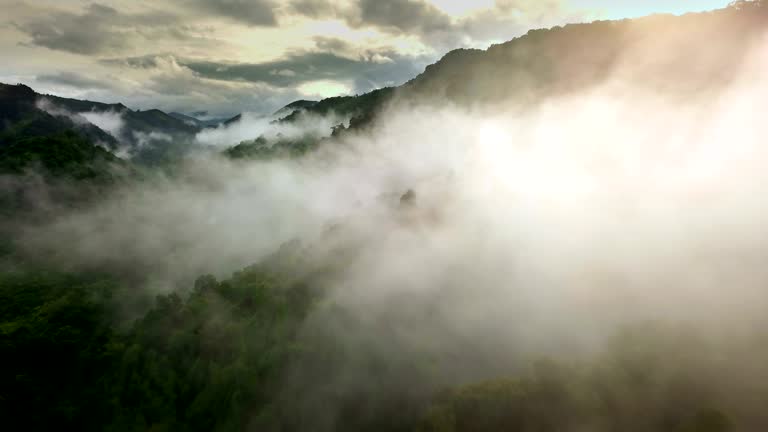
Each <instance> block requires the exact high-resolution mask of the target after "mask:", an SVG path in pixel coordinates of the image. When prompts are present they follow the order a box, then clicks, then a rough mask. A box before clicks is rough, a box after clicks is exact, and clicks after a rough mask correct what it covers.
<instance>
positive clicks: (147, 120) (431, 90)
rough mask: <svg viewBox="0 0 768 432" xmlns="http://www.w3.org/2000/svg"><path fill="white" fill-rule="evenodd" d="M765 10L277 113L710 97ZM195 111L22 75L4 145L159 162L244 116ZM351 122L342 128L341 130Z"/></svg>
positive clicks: (587, 40)
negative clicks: (610, 93) (50, 144)
mask: <svg viewBox="0 0 768 432" xmlns="http://www.w3.org/2000/svg"><path fill="white" fill-rule="evenodd" d="M766 9H768V8H766V7H763V2H744V1H742V2H737V3H735V4H734V5H732V6H730V7H728V8H725V9H722V10H717V11H713V12H705V13H692V14H687V15H684V16H679V17H678V16H673V15H654V16H650V17H646V18H640V19H634V20H621V21H598V22H593V23H589V24H571V25H566V26H563V27H555V28H552V29H549V30H531V31H530V32H528V33H527V34H526V35H524V36H522V37H520V38H517V39H514V40H511V41H509V42H505V43H502V44H499V45H494V46H492V47H490V48H489V49H487V50H475V49H458V50H454V51H451V52H450V53H448V54H447V55H445V56H444V57H443V58H442V59H441V60H440V61H438V62H437V63H435V64H433V65H430V66H428V67H427V68H426V69H425V71H424V72H423V73H422V74H420V75H418V76H417V77H415V78H414V79H412V80H411V81H409V82H407V83H406V84H404V85H402V86H400V87H396V88H383V89H379V90H375V91H372V92H369V93H366V94H362V95H357V96H340V97H332V98H327V99H323V100H321V101H317V102H316V101H307V100H299V101H295V102H293V103H291V104H288V105H286V106H285V107H283V108H281V109H279V110H277V111H276V112H275V113H274V114H273V117H274V118H277V119H278V120H276V121H280V122H293V121H295V120H296V119H297V118H298V117H299V116H300V115H301V113H309V114H315V115H321V116H322V115H326V114H329V113H335V114H336V115H339V116H342V117H347V118H349V119H351V121H350V125H351V126H352V127H353V128H360V127H365V126H366V125H368V124H370V123H371V122H373V121H374V119H375V118H376V114H377V113H378V111H379V110H380V109H381V108H382V107H384V106H386V105H387V104H390V103H398V104H438V105H440V106H444V105H458V106H465V107H475V106H483V107H486V109H487V108H492V107H494V106H495V105H498V104H505V105H509V104H512V105H520V106H525V105H530V104H536V103H539V102H541V101H543V100H546V99H547V98H548V97H551V96H556V95H565V94H569V93H574V92H578V91H583V90H585V89H589V88H591V87H595V86H597V85H600V84H603V83H605V82H606V80H609V79H610V80H614V81H617V82H627V83H631V84H632V85H633V88H640V89H642V88H647V89H649V90H653V91H657V92H661V93H664V94H666V95H667V96H668V97H676V98H696V97H708V95H709V93H708V91H709V90H712V89H716V88H718V87H719V86H723V85H727V84H728V83H729V82H731V81H732V80H733V79H734V78H735V77H736V75H737V74H738V72H739V70H740V67H741V65H742V64H743V61H744V59H745V56H746V53H747V52H748V51H749V50H750V49H751V48H752V47H753V46H754V44H755V42H756V41H758V40H759V36H760V35H762V34H763V33H764V31H765V30H766V28H768V25H766V24H767V23H768V12H766ZM194 114H195V115H198V116H201V117H203V118H205V117H207V116H206V113H200V112H198V113H194ZM195 115H189V114H183V113H178V112H173V113H165V112H163V111H160V110H156V109H152V110H146V111H141V110H131V109H129V108H127V107H126V106H125V105H122V104H105V103H100V102H93V101H82V100H76V99H68V98H62V97H57V96H51V95H41V94H37V93H35V92H34V91H33V90H32V89H30V88H29V87H27V86H24V85H15V86H13V85H6V84H0V145H2V144H3V143H4V142H8V141H13V140H16V139H19V138H23V137H34V136H44V135H48V134H56V133H60V132H62V131H65V130H74V131H75V132H76V133H78V134H79V135H80V136H82V137H84V138H86V139H87V140H89V141H90V142H92V143H94V144H101V145H102V146H104V147H105V148H108V149H111V150H113V151H118V148H121V149H122V150H123V151H128V152H129V153H131V152H133V153H135V154H138V155H139V157H138V158H137V160H138V161H140V162H141V161H145V162H150V163H156V162H158V161H164V160H171V159H173V158H174V157H175V155H177V154H178V153H181V152H183V150H184V146H187V145H189V143H191V142H193V141H194V140H193V138H194V136H195V135H196V134H197V133H199V132H200V131H202V130H203V129H205V128H211V127H218V126H221V125H223V126H227V125H231V124H233V123H236V122H238V121H240V120H241V118H242V116H241V115H237V116H234V117H232V118H229V119H218V118H217V119H200V118H197V117H195ZM107 120H109V121H107ZM344 130H345V128H344V127H340V128H338V129H335V130H334V133H335V134H336V133H343V132H344ZM256 138H258V137H253V139H256ZM235 144H237V143H232V145H235ZM304 144H306V143H304ZM304 144H302V146H304ZM311 147H312V146H309V148H311Z"/></svg>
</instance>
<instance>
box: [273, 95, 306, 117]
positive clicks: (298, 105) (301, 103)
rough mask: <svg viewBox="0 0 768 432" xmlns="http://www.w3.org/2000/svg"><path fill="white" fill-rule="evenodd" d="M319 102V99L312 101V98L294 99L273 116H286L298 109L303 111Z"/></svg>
mask: <svg viewBox="0 0 768 432" xmlns="http://www.w3.org/2000/svg"><path fill="white" fill-rule="evenodd" d="M316 104H317V101H310V100H304V99H300V100H297V101H293V102H291V103H289V104H288V105H286V106H284V107H282V108H280V109H279V110H277V111H275V112H274V113H273V114H272V116H273V117H278V118H281V117H285V116H287V115H290V114H293V113H294V112H296V111H302V110H306V109H309V108H312V107H313V106H315V105H316Z"/></svg>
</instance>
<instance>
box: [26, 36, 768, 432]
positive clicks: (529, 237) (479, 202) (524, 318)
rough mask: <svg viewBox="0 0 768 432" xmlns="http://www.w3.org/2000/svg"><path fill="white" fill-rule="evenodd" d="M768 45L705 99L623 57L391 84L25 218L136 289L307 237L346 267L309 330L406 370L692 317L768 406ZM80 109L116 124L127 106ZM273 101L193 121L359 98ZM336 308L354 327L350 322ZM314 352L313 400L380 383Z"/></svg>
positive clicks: (517, 362)
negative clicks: (483, 100) (540, 97)
mask: <svg viewBox="0 0 768 432" xmlns="http://www.w3.org/2000/svg"><path fill="white" fill-rule="evenodd" d="M766 47H768V45H765V44H762V43H761V44H758V46H757V47H756V48H755V49H754V50H752V52H751V53H750V55H749V56H747V58H748V59H749V61H747V62H745V64H744V65H743V67H742V68H741V72H740V73H739V74H738V77H737V79H735V80H734V81H733V82H731V83H730V84H729V85H728V86H726V87H725V88H724V89H723V90H721V91H718V92H717V93H716V94H714V95H713V96H712V97H710V98H708V99H707V100H705V101H702V100H700V99H697V100H695V101H690V102H686V101H685V100H681V99H680V98H672V97H668V95H666V94H663V93H657V92H654V91H652V90H649V89H648V88H640V87H635V86H632V85H631V84H628V83H627V82H626V81H624V80H620V79H611V78H610V77H609V78H608V79H606V80H605V81H604V82H603V83H602V85H600V86H598V87H594V88H589V89H587V90H583V91H579V92H575V93H571V94H568V95H566V96H560V97H553V98H549V99H547V100H545V101H543V102H542V103H540V104H537V105H534V106H529V107H526V108H525V109H520V107H519V106H511V105H510V106H501V107H500V106H498V105H496V106H494V107H493V109H468V108H459V107H452V106H446V107H441V108H435V107H421V106H418V105H413V104H402V105H400V104H397V103H393V104H392V105H391V106H389V107H388V108H387V109H386V110H385V111H384V112H382V113H381V114H380V117H379V118H378V119H377V122H376V123H375V125H374V126H373V128H372V129H370V130H366V131H361V132H350V133H347V134H344V135H343V136H341V137H340V138H337V139H336V140H334V141H330V142H328V143H326V144H324V145H321V146H320V148H319V149H318V150H317V151H315V152H312V153H310V154H308V155H306V156H304V157H302V158H276V159H271V160H268V161H233V160H229V159H226V158H224V157H223V156H220V155H216V154H214V155H213V156H210V153H207V154H208V155H209V156H205V157H194V158H190V159H189V160H187V161H186V162H185V165H184V166H183V167H182V168H181V169H180V170H179V173H178V174H177V175H175V176H165V177H163V176H157V177H154V178H153V179H151V180H150V181H149V182H145V183H142V184H139V185H127V186H125V187H123V188H121V189H119V190H117V191H116V192H115V193H113V194H112V195H111V196H109V197H107V198H106V199H105V200H104V201H103V202H99V203H96V204H95V205H94V206H92V207H88V208H85V209H74V210H69V211H66V212H64V213H63V214H62V215H61V216H60V217H58V218H57V219H56V220H55V221H53V222H50V223H46V224H44V225H43V226H39V225H34V226H24V225H22V226H20V227H19V231H20V232H21V234H20V240H19V243H20V244H21V245H22V246H23V247H24V248H25V249H26V250H27V251H28V252H29V253H30V255H35V256H37V257H38V259H41V260H46V261H49V262H52V263H56V264H57V265H60V266H62V267H65V268H75V269H81V268H87V269H93V268H96V269H103V268H110V269H116V270H117V271H120V272H125V273H132V272H134V273H141V274H142V278H141V289H143V290H148V291H151V292H152V293H158V294H159V293H168V292H171V291H173V290H174V289H176V288H178V287H180V286H189V285H190V284H191V283H192V280H193V279H194V278H195V277H196V276H197V275H199V274H204V273H212V274H214V275H215V276H217V277H219V278H221V277H227V276H228V275H229V274H231V273H232V272H234V271H236V270H238V269H240V268H242V267H244V266H247V265H249V264H252V263H255V262H259V261H261V260H263V259H265V258H266V257H268V256H269V255H270V254H272V253H273V252H275V251H276V250H278V249H279V248H280V247H281V245H285V244H287V243H289V242H292V241H298V242H299V244H300V245H301V246H300V247H301V249H302V251H303V253H304V254H305V257H306V259H307V261H308V262H310V263H312V265H315V266H318V267H323V266H332V267H333V268H334V271H333V272H332V277H329V278H328V280H326V281H324V285H326V288H327V289H326V290H325V291H324V293H323V295H324V296H325V297H324V300H325V301H326V302H327V304H329V305H333V306H332V307H331V306H328V307H326V308H319V309H318V310H317V311H315V312H313V314H312V315H311V316H310V317H309V319H307V322H306V324H305V326H304V328H303V331H302V334H303V337H304V338H307V339H309V340H311V339H313V338H325V337H328V334H331V335H332V337H333V338H337V339H339V340H341V341H342V342H345V341H348V342H349V343H351V344H356V343H358V342H357V341H358V340H360V339H364V340H365V342H364V343H363V344H362V346H364V347H365V352H366V355H374V356H376V357H377V358H379V359H381V361H382V362H383V363H385V364H388V365H390V367H391V369H390V370H389V373H388V375H387V376H390V377H398V379H395V380H393V381H392V382H389V383H388V384H387V386H388V388H389V387H392V388H395V389H400V390H401V389H402V388H405V387H406V386H408V387H409V388H416V389H420V388H421V387H423V388H424V389H425V390H424V391H427V389H435V388H440V387H441V386H449V385H457V384H464V383H468V382H473V381H476V380H482V379H490V378H492V377H495V376H499V375H505V374H514V373H516V372H519V371H520V370H522V369H523V368H525V367H526V365H527V364H528V362H529V361H530V359H531V358H535V357H537V356H552V357H554V358H558V359H567V360H568V361H577V360H579V359H587V358H590V357H593V356H597V355H599V353H600V350H601V349H602V348H603V347H604V345H605V343H606V341H607V340H609V339H610V337H611V336H613V335H614V334H615V333H616V331H617V330H618V329H621V328H622V327H623V326H626V325H631V324H633V323H643V322H664V323H668V324H670V325H681V326H685V327H686V328H690V329H693V331H694V332H696V333H697V334H703V335H706V336H705V337H704V339H706V340H707V343H711V344H713V346H715V347H717V348H718V349H719V350H720V351H725V350H726V349H730V350H732V351H731V352H733V353H734V356H733V357H732V358H726V359H724V360H723V359H720V360H718V361H720V363H717V365H718V366H717V367H715V366H711V365H710V364H709V363H706V364H707V365H708V366H706V367H704V366H702V367H701V368H702V370H705V371H706V374H709V379H711V381H712V385H713V386H714V387H716V390H717V391H718V392H721V393H722V394H724V395H725V396H724V399H723V400H725V401H726V402H724V404H725V405H726V406H729V407H733V406H735V407H738V408H737V409H736V410H735V412H737V413H740V414H742V415H744V418H748V419H755V418H759V414H758V413H757V412H755V411H752V410H753V407H752V406H750V405H749V404H747V403H746V402H745V400H748V399H757V398H759V397H762V396H765V395H766V391H767V390H768V389H766V388H765V387H766V386H763V385H755V386H754V387H753V388H751V390H750V391H751V393H750V392H747V394H743V393H741V390H742V389H741V388H739V386H738V385H736V384H731V385H730V387H729V386H728V385H726V384H725V383H726V382H728V381H729V380H733V382H736V383H741V382H746V381H748V380H749V377H750V376H752V374H754V373H756V371H758V370H759V364H760V363H761V362H763V361H766V360H768V355H767V354H768V353H766V352H765V350H764V349H762V348H760V347H758V346H755V345H754V343H755V341H756V340H759V339H758V338H759V336H760V333H759V330H760V329H763V328H765V327H764V326H765V325H766V324H768V323H767V322H766V320H768V318H767V317H768V314H766V312H768V296H767V295H766V290H765V284H766V282H768V267H766V266H765V264H764V263H765V261H766V259H768V247H767V246H766V245H765V242H764V241H763V239H764V238H765V237H766V235H768V222H766V221H768V204H767V203H766V201H765V200H764V199H762V195H763V191H762V185H763V184H765V182H766V181H768V173H766V170H765V166H766V164H768V150H766V148H765V146H764V138H763V137H764V136H766V133H768V129H767V128H768V126H766V125H765V122H764V121H762V119H763V117H764V114H765V112H766V111H767V110H768V98H766V97H763V96H768V82H766V78H765V76H764V74H763V73H762V71H764V70H765V67H766V66H768V50H766ZM82 115H83V116H84V117H86V118H87V119H88V120H89V121H91V122H92V123H94V124H96V125H98V126H100V127H102V128H103V129H105V130H107V131H112V130H119V127H120V122H119V116H118V117H114V116H110V115H107V116H106V117H103V118H95V117H94V116H95V114H88V115H86V114H82ZM273 120H274V119H271V118H268V117H258V116H255V115H244V116H243V119H242V120H241V121H240V122H238V123H234V124H232V125H229V126H221V127H219V128H216V129H210V130H205V131H203V132H201V133H200V134H198V135H197V138H196V139H197V141H198V142H200V143H202V144H206V145H208V146H211V147H213V148H215V149H224V148H226V147H227V146H231V145H233V144H236V143H237V142H240V141H245V140H252V139H255V138H257V137H259V136H264V137H266V138H267V139H270V140H274V139H276V138H277V137H289V138H293V137H301V136H305V135H311V136H313V137H318V138H321V137H327V136H329V135H330V131H331V127H332V126H334V125H336V124H338V123H341V122H344V121H346V120H348V119H343V118H340V117H339V116H335V115H331V116H327V117H312V116H308V115H307V116H304V117H303V118H302V119H301V120H300V121H298V122H296V123H291V124H283V123H280V122H274V121H273ZM154 138H156V139H163V140H168V139H170V137H159V138H158V137H154ZM137 139H139V141H141V138H140V137H137ZM409 191H411V194H412V196H413V197H414V198H412V199H409V200H407V201H405V200H403V197H404V195H405V194H407V193H409ZM339 251H341V252H342V253H340V254H339V253H337V252H339ZM339 261H342V262H339ZM297 271H298V270H297ZM339 309H340V310H343V311H344V313H345V314H346V315H345V316H348V317H353V318H350V319H352V320H353V321H354V322H355V323H356V326H355V327H354V328H346V329H344V331H339V329H337V328H336V327H335V326H336V325H337V324H338V321H337V320H338V319H339V317H338V311H339ZM318 340H321V339H318ZM342 342H340V343H342ZM355 346H359V345H355ZM726 347H729V348H726ZM417 351H418V353H417ZM371 353H372V354H371ZM417 357H418V358H422V357H429V358H430V359H431V361H433V362H434V364H435V365H436V367H435V371H434V372H433V373H432V374H431V375H430V376H429V378H428V379H427V378H425V377H423V376H415V375H416V374H415V372H414V371H413V370H411V369H409V366H408V362H407V361H404V360H403V359H410V360H413V359H415V358H417ZM698 361H699V360H691V363H690V365H691V367H692V368H693V369H696V368H698V367H699V366H700V363H698ZM700 361H702V362H705V361H706V360H700ZM300 366H301V367H297V368H296V370H294V371H292V374H288V376H287V377H286V378H285V380H286V381H285V385H286V388H292V386H297V385H298V384H297V383H298V382H301V383H302V385H303V386H304V387H305V388H307V389H308V390H307V391H306V394H305V395H304V396H303V397H304V398H306V400H310V401H311V400H312V399H313V398H321V397H323V395H324V394H325V393H323V392H324V391H325V390H323V389H325V388H327V387H328V386H331V387H334V386H337V387H343V388H360V389H364V388H366V387H367V386H370V385H372V384H371V382H370V381H371V377H370V375H369V371H368V369H367V368H366V366H365V365H363V364H356V363H355V362H354V361H352V362H350V363H349V364H348V365H346V367H345V368H344V370H343V373H340V374H337V375H324V374H322V373H321V372H318V371H315V369H313V368H312V367H308V366H307V365H306V364H301V365H300ZM710 366H711V367H710ZM697 370H698V369H697ZM414 376H415V378H414ZM413 380H415V381H413ZM419 380H421V381H419ZM406 381H410V382H408V383H407V384H406ZM309 405H311V403H309ZM328 406H331V408H328ZM328 406H326V410H325V411H323V412H322V413H319V412H315V411H313V410H311V409H309V410H310V411H312V412H311V414H310V416H316V417H313V418H317V419H318V423H317V426H318V430H333V429H334V427H335V423H334V422H335V415H337V414H338V413H337V412H335V411H334V409H333V403H332V402H329V403H328ZM742 424H749V423H748V422H746V421H745V422H744V423H742ZM589 430H600V429H599V428H594V429H589Z"/></svg>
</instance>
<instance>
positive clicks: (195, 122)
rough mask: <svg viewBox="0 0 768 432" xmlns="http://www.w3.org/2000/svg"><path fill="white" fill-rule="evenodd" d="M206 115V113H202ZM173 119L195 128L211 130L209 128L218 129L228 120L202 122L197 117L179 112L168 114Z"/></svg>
mask: <svg viewBox="0 0 768 432" xmlns="http://www.w3.org/2000/svg"><path fill="white" fill-rule="evenodd" d="M198 114H200V113H198ZM202 114H206V113H202ZM168 115H170V116H171V117H173V118H176V119H178V120H181V121H183V122H184V123H186V124H188V125H190V126H195V127H198V128H209V127H218V126H219V125H220V124H222V123H224V122H226V121H227V120H228V119H225V118H212V119H207V120H201V119H199V118H197V117H194V116H192V115H187V114H183V113H179V112H170V113H168Z"/></svg>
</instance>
